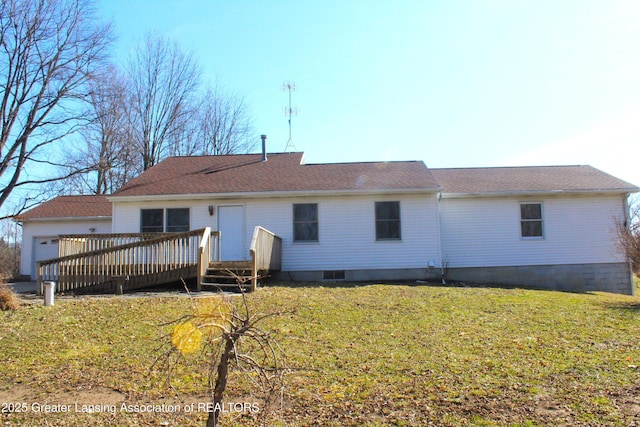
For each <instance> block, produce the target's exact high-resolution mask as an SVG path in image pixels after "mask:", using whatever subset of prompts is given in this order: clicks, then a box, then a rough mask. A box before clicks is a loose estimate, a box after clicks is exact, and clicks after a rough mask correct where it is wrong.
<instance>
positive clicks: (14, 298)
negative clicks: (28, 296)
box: [0, 285, 20, 311]
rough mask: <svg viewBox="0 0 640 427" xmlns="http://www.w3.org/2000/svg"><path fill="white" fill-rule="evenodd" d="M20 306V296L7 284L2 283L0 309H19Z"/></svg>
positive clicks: (0, 287) (0, 286)
mask: <svg viewBox="0 0 640 427" xmlns="http://www.w3.org/2000/svg"><path fill="white" fill-rule="evenodd" d="M18 307H20V297H19V296H18V295H16V293H15V292H13V289H11V288H10V287H8V286H7V285H0V310H2V311H7V310H17V309H18Z"/></svg>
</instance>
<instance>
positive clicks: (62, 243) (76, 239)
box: [58, 233, 167, 258]
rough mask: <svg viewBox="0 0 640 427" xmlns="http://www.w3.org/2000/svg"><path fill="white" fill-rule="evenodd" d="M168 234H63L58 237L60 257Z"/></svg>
mask: <svg viewBox="0 0 640 427" xmlns="http://www.w3.org/2000/svg"><path fill="white" fill-rule="evenodd" d="M166 235H167V233H113V234H111V233H103V234H63V235H60V236H59V239H58V257H60V258H61V257H65V256H68V255H76V254H81V253H83V252H93V251H99V250H101V249H110V248H113V247H116V246H122V245H127V244H129V243H136V242H140V241H143V240H150V239H155V238H158V237H162V236H166Z"/></svg>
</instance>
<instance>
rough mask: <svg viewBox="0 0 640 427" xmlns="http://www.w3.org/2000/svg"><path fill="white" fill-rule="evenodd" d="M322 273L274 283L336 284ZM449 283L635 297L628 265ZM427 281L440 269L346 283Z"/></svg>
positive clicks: (475, 273)
mask: <svg viewBox="0 0 640 427" xmlns="http://www.w3.org/2000/svg"><path fill="white" fill-rule="evenodd" d="M324 277H325V274H324V272H323V271H281V272H278V273H275V274H274V279H276V280H284V281H292V282H323V281H327V282H334V281H336V280H325V279H324ZM445 278H446V280H447V281H456V282H469V283H479V284H494V285H497V286H515V287H527V288H533V289H547V290H557V291H566V292H595V291H599V292H611V293H616V294H625V295H633V279H632V276H631V271H630V268H629V265H628V264H627V263H606V264H569V265H527V266H515V267H512V266H506V267H469V268H449V269H447V271H446V275H445ZM393 280H428V281H433V282H440V280H441V271H440V269H439V268H404V269H402V268H401V269H372V270H345V271H344V279H343V281H345V282H371V281H393Z"/></svg>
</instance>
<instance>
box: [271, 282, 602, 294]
mask: <svg viewBox="0 0 640 427" xmlns="http://www.w3.org/2000/svg"><path fill="white" fill-rule="evenodd" d="M371 285H384V286H410V287H443V288H474V289H481V288H486V289H522V290H531V291H549V292H562V293H567V294H579V295H597V294H596V292H595V291H580V290H572V289H560V288H558V289H555V288H551V287H544V286H524V285H514V284H509V283H474V282H458V281H447V283H445V284H443V283H441V282H440V281H427V280H389V281H385V280H378V281H362V282H357V281H347V280H335V281H331V280H327V281H319V282H314V281H308V282H294V281H287V280H275V279H274V280H270V279H266V280H264V281H263V282H262V283H261V284H260V285H259V286H258V287H283V288H358V287H363V286H371Z"/></svg>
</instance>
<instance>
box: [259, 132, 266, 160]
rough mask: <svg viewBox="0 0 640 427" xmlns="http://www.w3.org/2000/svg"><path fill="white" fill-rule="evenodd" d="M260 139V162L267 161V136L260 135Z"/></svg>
mask: <svg viewBox="0 0 640 427" xmlns="http://www.w3.org/2000/svg"><path fill="white" fill-rule="evenodd" d="M260 138H261V139H262V161H263V162H266V161H267V135H260Z"/></svg>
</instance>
